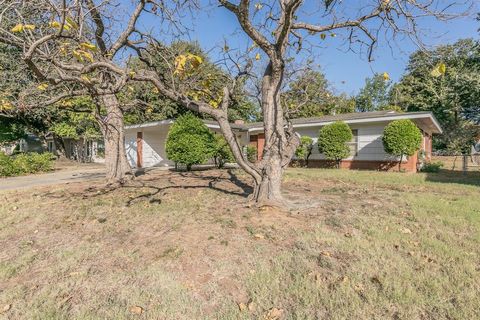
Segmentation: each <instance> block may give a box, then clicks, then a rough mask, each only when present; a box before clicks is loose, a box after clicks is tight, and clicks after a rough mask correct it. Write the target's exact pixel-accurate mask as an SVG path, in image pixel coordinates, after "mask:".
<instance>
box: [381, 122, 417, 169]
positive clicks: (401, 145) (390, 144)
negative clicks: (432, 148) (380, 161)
mask: <svg viewBox="0 0 480 320" xmlns="http://www.w3.org/2000/svg"><path fill="white" fill-rule="evenodd" d="M382 141H383V147H384V149H385V152H387V153H388V154H391V155H394V156H397V157H400V161H399V163H398V169H399V170H401V166H402V161H403V158H404V156H409V157H410V156H413V155H414V154H415V152H417V151H418V150H419V149H420V146H421V143H422V133H421V132H420V129H418V127H417V126H416V125H415V123H413V122H412V121H411V120H409V119H404V120H395V121H392V122H390V123H389V124H388V125H387V126H386V127H385V129H384V130H383V137H382Z"/></svg>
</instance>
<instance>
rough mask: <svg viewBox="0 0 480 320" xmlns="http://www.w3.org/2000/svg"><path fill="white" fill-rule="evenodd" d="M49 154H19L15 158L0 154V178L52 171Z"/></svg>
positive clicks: (52, 158)
mask: <svg viewBox="0 0 480 320" xmlns="http://www.w3.org/2000/svg"><path fill="white" fill-rule="evenodd" d="M54 159H55V157H54V156H53V155H52V154H51V153H42V154H39V153H33V152H32V153H21V154H18V155H16V156H7V155H6V154H4V153H0V176H2V177H9V176H16V175H21V174H31V173H37V172H47V171H51V170H53V160H54Z"/></svg>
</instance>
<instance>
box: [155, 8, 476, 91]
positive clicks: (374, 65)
mask: <svg viewBox="0 0 480 320" xmlns="http://www.w3.org/2000/svg"><path fill="white" fill-rule="evenodd" d="M440 2H441V1H440ZM474 11H476V10H474ZM188 22H191V23H192V25H194V26H195V29H194V31H192V32H191V33H190V34H189V37H190V39H191V40H196V41H198V42H199V43H200V45H201V46H202V48H203V49H205V50H206V51H209V50H211V49H212V48H214V47H216V46H217V47H218V46H223V43H224V41H225V40H227V41H228V45H229V47H230V48H243V49H244V48H245V47H246V43H248V42H249V39H248V38H247V37H246V36H245V35H244V34H243V32H241V31H239V25H238V22H237V20H236V18H235V17H234V16H233V14H231V13H230V12H228V11H227V10H226V9H223V8H219V7H216V6H214V7H212V9H211V10H208V11H202V12H197V14H196V17H195V18H194V19H190V18H188ZM146 23H148V22H146ZM148 24H149V23H148ZM420 26H421V29H422V30H423V31H424V33H425V34H424V36H423V37H422V39H423V40H424V43H425V44H427V45H429V46H435V45H438V44H445V43H453V42H455V41H456V40H458V39H461V38H468V37H473V38H479V34H478V32H477V29H478V28H479V27H480V23H479V22H478V21H476V20H475V19H474V16H473V15H472V16H470V17H465V18H459V19H455V20H452V21H449V22H439V21H436V20H434V19H426V20H424V21H421V22H420ZM342 42H343V40H342V38H341V37H336V38H331V37H327V39H326V40H325V41H324V42H323V44H325V45H324V46H323V47H321V48H317V49H315V50H314V54H315V63H316V64H319V65H320V66H321V69H322V71H323V72H324V73H325V74H326V77H327V79H328V80H329V82H330V83H331V85H332V87H333V88H334V89H335V90H336V91H337V92H338V93H341V92H345V93H347V94H355V93H357V92H358V90H359V88H361V87H362V86H363V84H364V81H365V78H366V77H370V76H372V75H373V74H374V73H375V72H379V73H383V72H388V73H389V74H390V76H391V78H392V80H394V81H396V80H398V79H399V78H400V76H401V75H402V73H403V72H404V69H405V66H406V64H407V62H408V56H409V54H410V53H412V52H413V51H415V50H417V49H418V47H417V46H416V45H415V44H413V43H412V42H411V41H409V40H402V41H399V42H398V44H394V45H392V46H391V47H390V46H388V45H387V44H386V43H385V42H382V41H380V42H379V44H378V46H377V48H376V49H375V51H374V55H373V57H374V61H373V62H370V63H369V62H368V61H367V58H366V57H365V56H362V55H360V54H358V53H353V52H345V51H346V50H345V49H346V48H345V47H342V46H341V44H342ZM217 52H218V51H217ZM215 55H217V57H218V53H215V51H211V56H212V58H213V59H215V58H216V57H215Z"/></svg>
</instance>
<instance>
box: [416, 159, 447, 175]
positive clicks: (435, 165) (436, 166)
mask: <svg viewBox="0 0 480 320" xmlns="http://www.w3.org/2000/svg"><path fill="white" fill-rule="evenodd" d="M442 167H443V162H440V161H437V162H427V163H425V164H424V165H423V167H422V169H420V171H422V172H428V173H435V172H440V169H441V168H442Z"/></svg>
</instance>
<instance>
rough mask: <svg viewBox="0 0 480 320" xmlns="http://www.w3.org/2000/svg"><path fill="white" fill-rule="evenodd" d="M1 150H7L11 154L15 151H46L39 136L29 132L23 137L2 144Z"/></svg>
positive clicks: (6, 152)
mask: <svg viewBox="0 0 480 320" xmlns="http://www.w3.org/2000/svg"><path fill="white" fill-rule="evenodd" d="M0 151H2V152H5V154H7V155H11V154H13V153H14V152H15V151H18V152H39V153H41V152H44V151H45V148H44V146H43V143H42V141H41V140H40V138H39V137H37V136H36V135H34V134H31V133H28V134H27V135H26V136H25V137H24V138H22V139H19V140H17V141H14V142H11V143H8V144H4V145H2V146H0Z"/></svg>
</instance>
